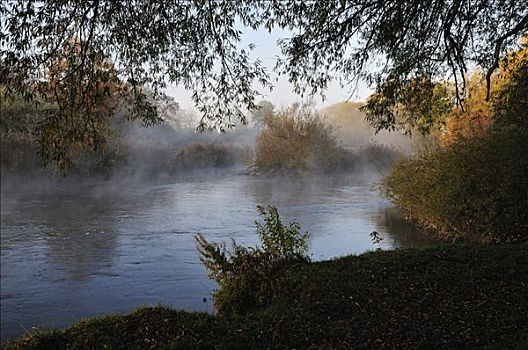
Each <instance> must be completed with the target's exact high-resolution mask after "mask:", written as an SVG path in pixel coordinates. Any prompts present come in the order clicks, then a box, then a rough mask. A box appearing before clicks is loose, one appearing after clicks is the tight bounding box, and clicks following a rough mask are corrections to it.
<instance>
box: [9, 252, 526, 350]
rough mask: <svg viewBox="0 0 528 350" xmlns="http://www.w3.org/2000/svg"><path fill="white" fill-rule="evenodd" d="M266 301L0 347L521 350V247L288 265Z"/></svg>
mask: <svg viewBox="0 0 528 350" xmlns="http://www.w3.org/2000/svg"><path fill="white" fill-rule="evenodd" d="M280 277H281V280H284V281H285V282H284V284H283V285H282V287H281V288H280V290H279V291H278V292H277V294H276V297H275V298H274V299H273V301H272V303H271V305H269V306H267V307H265V308H263V309H259V310H255V311H253V312H251V313H248V314H246V315H243V316H238V317H232V318H226V317H222V316H213V315H210V314H207V313H191V312H185V311H178V310H173V309H170V308H167V307H163V306H157V307H144V308H140V309H137V310H136V311H134V312H132V313H131V314H128V315H110V316H102V317H99V318H93V319H88V320H85V321H81V322H78V323H76V324H74V325H73V326H71V327H69V328H66V329H64V330H52V331H41V332H38V333H31V334H27V335H24V336H22V337H20V338H18V339H16V340H14V341H11V342H9V343H7V344H6V345H5V347H4V348H5V349H6V350H7V349H65V348H68V349H99V348H112V349H116V348H117V349H146V348H148V349H162V348H163V349H165V348H168V349H210V348H216V349H247V348H252V349H256V348H259V349H260V348H303V349H304V348H356V349H361V348H388V349H393V348H409V349H412V348H435V349H444V348H445V349H452V348H492V349H507V348H514V349H524V348H526V347H528V244H508V245H474V244H472V245H451V246H435V247H429V248H412V249H400V250H394V251H376V252H368V253H364V254H361V255H357V256H345V257H341V258H336V259H332V260H327V261H320V262H312V263H306V264H301V265H296V266H292V267H290V268H287V269H286V270H284V271H282V272H281V276H280Z"/></svg>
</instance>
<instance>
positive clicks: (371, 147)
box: [358, 142, 401, 172]
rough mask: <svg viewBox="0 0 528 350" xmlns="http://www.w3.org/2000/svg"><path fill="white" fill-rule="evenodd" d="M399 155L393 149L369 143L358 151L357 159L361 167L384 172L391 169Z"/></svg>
mask: <svg viewBox="0 0 528 350" xmlns="http://www.w3.org/2000/svg"><path fill="white" fill-rule="evenodd" d="M399 156H401V154H400V153H399V152H398V151H396V150H395V149H394V147H391V146H387V145H382V144H379V143H375V142H371V143H368V144H366V145H364V146H362V147H361V148H360V149H359V152H358V158H359V162H360V164H361V166H367V167H370V168H373V169H375V170H377V171H380V172H384V171H387V170H388V169H390V168H391V166H392V165H393V164H394V161H395V160H396V158H397V157H399Z"/></svg>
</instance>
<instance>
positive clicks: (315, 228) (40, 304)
mask: <svg viewBox="0 0 528 350" xmlns="http://www.w3.org/2000/svg"><path fill="white" fill-rule="evenodd" d="M267 204H272V205H276V206H277V207H278V208H279V212H280V214H281V216H282V217H283V220H284V221H285V222H286V221H288V220H291V219H295V220H297V221H298V222H299V223H300V224H301V226H302V228H303V230H308V231H309V232H310V233H311V238H310V254H311V256H312V258H313V259H315V260H320V259H327V258H332V257H336V256H340V255H346V254H358V253H362V252H365V251H368V250H374V249H377V248H382V249H394V248H396V247H409V246H416V245H423V244H429V243H431V241H430V240H429V239H426V238H424V236H423V234H422V233H421V232H419V230H417V229H416V228H414V227H412V226H410V225H408V224H406V223H405V222H404V221H403V220H402V219H401V218H400V216H399V214H398V213H397V212H396V211H395V210H394V209H392V208H391V206H390V203H389V202H387V201H386V200H383V199H381V198H380V197H379V196H378V194H377V190H376V189H375V187H374V186H373V184H372V183H369V182H368V181H358V180H357V179H355V178H353V177H348V178H343V177H302V178H273V179H266V178H260V177H248V176H238V175H234V174H231V175H217V176H201V175H192V176H191V175H189V176H183V177H178V178H176V179H165V180H163V181H159V180H158V181H150V182H148V183H144V182H141V183H140V182H137V181H118V180H113V181H83V182H82V183H75V182H71V181H67V180H62V181H55V182H54V183H51V184H50V183H39V184H36V183H32V185H27V184H24V183H23V182H22V183H20V182H18V183H14V182H13V181H3V182H2V197H1V338H2V343H4V342H5V341H6V340H7V339H9V338H12V337H16V336H19V335H21V334H23V333H24V332H26V331H31V330H33V329H34V327H43V328H49V327H65V326H68V325H70V324H71V323H72V322H74V321H76V320H79V319H82V318H86V317H90V316H94V315H99V314H103V313H111V312H117V313H121V312H129V311H130V310H132V309H134V308H136V307H138V306H141V305H156V304H164V305H170V306H172V307H174V308H181V309H186V310H199V311H211V308H212V306H211V304H212V303H211V301H210V299H211V292H212V290H213V289H214V287H215V284H214V283H213V282H211V281H209V280H208V279H207V276H206V271H205V270H204V268H203V267H202V265H201V264H200V263H199V260H198V255H197V252H196V248H195V241H194V238H193V236H194V234H195V233H196V232H201V233H203V234H205V236H206V237H207V238H208V239H210V240H214V241H229V240H230V239H231V238H234V239H235V240H236V241H237V242H239V243H242V244H248V245H249V244H255V243H256V234H255V224H254V221H255V220H256V219H257V216H258V215H257V211H256V206H257V205H267ZM374 230H375V231H377V232H378V233H379V234H380V236H381V237H382V238H383V240H382V241H381V243H379V244H373V243H372V242H371V238H370V236H369V233H370V232H372V231H374ZM204 298H206V299H207V302H204Z"/></svg>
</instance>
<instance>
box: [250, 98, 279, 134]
mask: <svg viewBox="0 0 528 350" xmlns="http://www.w3.org/2000/svg"><path fill="white" fill-rule="evenodd" d="M250 113H251V120H252V121H253V122H254V123H255V124H256V125H258V126H259V127H262V126H263V125H264V119H265V118H266V117H269V116H273V113H275V106H274V105H273V103H271V102H270V101H267V100H262V101H260V102H259V103H258V104H257V108H255V109H252V110H251V111H250Z"/></svg>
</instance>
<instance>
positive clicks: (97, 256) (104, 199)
mask: <svg viewBox="0 0 528 350" xmlns="http://www.w3.org/2000/svg"><path fill="white" fill-rule="evenodd" d="M106 186H107V184H105V185H104V186H98V185H94V186H88V187H84V188H81V187H82V186H81V185H80V184H79V185H78V187H76V188H74V187H71V188H70V186H67V187H61V186H58V187H54V188H47V189H45V190H44V191H42V190H41V191H39V190H38V189H35V191H29V190H28V191H27V192H25V193H23V194H22V195H20V196H19V197H18V198H17V199H16V200H15V201H11V202H10V205H11V207H10V208H9V209H10V210H9V220H8V226H7V227H4V226H3V227H2V230H4V229H5V230H6V231H8V232H7V234H8V235H9V234H10V232H9V231H12V233H13V234H17V237H16V239H17V241H18V242H22V241H23V240H25V239H27V241H26V243H24V244H28V245H34V246H37V244H38V242H39V241H40V242H42V243H43V244H44V247H45V248H44V251H43V253H44V256H45V257H46V260H47V261H48V262H49V264H50V266H49V269H48V268H46V270H47V271H49V273H51V274H55V273H56V274H57V276H50V277H51V278H57V279H60V278H67V279H75V280H85V279H87V278H88V277H89V276H90V275H91V274H93V273H95V272H97V271H98V270H100V269H102V268H105V267H108V266H110V265H111V263H112V260H113V257H114V255H115V249H116V246H117V235H118V230H117V226H118V225H117V224H118V221H119V217H120V216H122V215H131V214H133V213H134V212H135V211H137V207H136V204H135V202H136V200H135V199H133V198H129V197H130V195H126V193H127V192H129V190H130V189H123V188H119V187H118V186H116V187H113V188H110V187H106ZM28 223H30V226H31V231H32V232H28V231H27V229H26V230H25V231H26V232H23V231H22V232H21V229H20V228H24V227H28ZM10 227H11V228H10ZM17 232H18V233H17ZM12 249H17V248H16V247H12Z"/></svg>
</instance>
